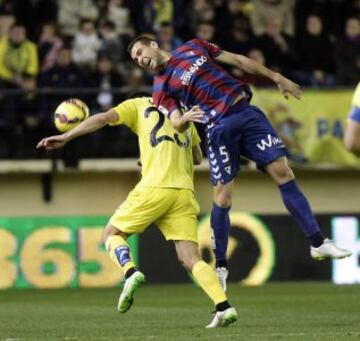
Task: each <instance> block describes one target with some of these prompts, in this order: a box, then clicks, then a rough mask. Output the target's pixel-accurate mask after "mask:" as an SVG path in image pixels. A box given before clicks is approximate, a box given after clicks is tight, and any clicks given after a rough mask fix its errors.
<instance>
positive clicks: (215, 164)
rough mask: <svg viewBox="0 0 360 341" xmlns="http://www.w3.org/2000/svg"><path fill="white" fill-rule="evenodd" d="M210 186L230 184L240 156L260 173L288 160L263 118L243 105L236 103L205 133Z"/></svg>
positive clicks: (210, 124)
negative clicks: (281, 159) (273, 163)
mask: <svg viewBox="0 0 360 341" xmlns="http://www.w3.org/2000/svg"><path fill="white" fill-rule="evenodd" d="M205 133H206V140H207V141H206V142H207V155H208V159H209V166H210V167H209V168H210V178H211V182H212V184H213V185H216V184H217V183H218V182H219V181H220V182H221V183H223V184H225V183H227V182H229V181H231V180H232V179H233V178H234V177H235V176H236V174H237V172H238V171H239V169H240V155H242V156H245V157H246V158H248V159H250V160H252V161H254V162H256V165H257V167H258V168H259V169H262V170H263V168H264V166H266V165H267V164H269V163H270V162H272V161H274V160H277V159H279V158H281V157H283V156H287V150H286V148H285V146H284V144H283V142H282V141H281V139H280V138H279V137H278V135H277V133H276V132H275V130H274V128H273V127H272V125H271V124H270V122H269V120H268V119H267V117H266V116H265V114H264V113H263V112H262V111H261V110H260V109H259V108H257V107H255V106H253V105H250V104H248V103H247V102H245V101H242V102H240V103H236V104H235V105H233V106H232V107H231V108H230V109H229V110H228V112H227V113H226V114H225V115H224V116H223V117H222V118H221V119H220V120H218V121H217V122H216V123H209V124H208V125H207V126H206V129H205Z"/></svg>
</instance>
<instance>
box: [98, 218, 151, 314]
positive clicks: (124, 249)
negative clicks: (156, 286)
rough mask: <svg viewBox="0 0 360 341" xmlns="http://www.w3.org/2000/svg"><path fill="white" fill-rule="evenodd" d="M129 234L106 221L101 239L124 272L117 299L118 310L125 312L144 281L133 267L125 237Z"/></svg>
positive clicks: (142, 275)
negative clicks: (123, 279)
mask: <svg viewBox="0 0 360 341" xmlns="http://www.w3.org/2000/svg"><path fill="white" fill-rule="evenodd" d="M128 237H129V235H128V234H127V233H124V232H122V231H120V230H119V229H118V228H116V227H115V226H113V225H112V224H111V223H108V224H107V225H106V227H105V229H104V231H103V236H102V240H103V242H104V243H105V248H106V251H107V252H108V253H109V256H110V258H111V260H112V261H113V262H114V263H115V264H116V265H117V266H118V267H119V268H120V269H121V270H122V271H123V273H124V274H125V283H124V287H123V290H122V292H121V294H120V297H119V301H118V311H119V312H120V313H125V312H127V311H128V310H129V309H130V308H131V306H132V304H133V302H134V298H133V296H134V293H135V291H136V289H137V288H139V286H140V285H141V284H143V283H144V282H145V276H144V274H143V273H142V272H140V271H138V270H137V269H136V268H135V264H134V262H133V260H132V256H131V251H130V247H129V244H128V243H127V238H128Z"/></svg>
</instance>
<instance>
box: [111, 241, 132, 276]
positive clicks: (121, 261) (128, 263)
mask: <svg viewBox="0 0 360 341" xmlns="http://www.w3.org/2000/svg"><path fill="white" fill-rule="evenodd" d="M105 247H106V250H107V252H108V253H109V256H110V258H111V260H112V261H113V262H114V263H115V264H116V265H117V266H118V267H120V268H121V269H122V270H123V272H124V274H125V273H126V271H128V270H129V269H131V268H134V267H135V265H134V262H133V261H132V259H131V254H130V248H129V244H128V243H127V242H126V240H125V239H124V238H122V237H121V236H118V235H115V236H110V237H108V238H107V239H106V242H105Z"/></svg>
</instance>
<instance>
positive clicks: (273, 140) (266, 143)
mask: <svg viewBox="0 0 360 341" xmlns="http://www.w3.org/2000/svg"><path fill="white" fill-rule="evenodd" d="M272 146H276V147H277V148H283V147H284V144H283V142H282V141H281V139H280V138H279V137H276V136H271V135H270V134H268V136H267V140H265V139H261V141H260V143H257V144H256V147H258V148H259V149H260V150H262V151H264V150H265V149H266V148H271V147H272Z"/></svg>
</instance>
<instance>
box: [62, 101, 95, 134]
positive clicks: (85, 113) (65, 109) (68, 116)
mask: <svg viewBox="0 0 360 341" xmlns="http://www.w3.org/2000/svg"><path fill="white" fill-rule="evenodd" d="M88 117H89V108H88V106H87V105H86V104H85V103H84V102H83V101H81V100H80V99H78V98H70V99H67V100H65V101H64V102H61V103H60V105H59V106H58V107H57V108H56V110H55V126H56V128H57V130H58V131H60V132H62V133H65V132H67V131H69V130H70V129H72V128H74V127H76V126H77V125H78V124H79V123H80V122H82V121H84V120H86V119H87V118H88Z"/></svg>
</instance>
